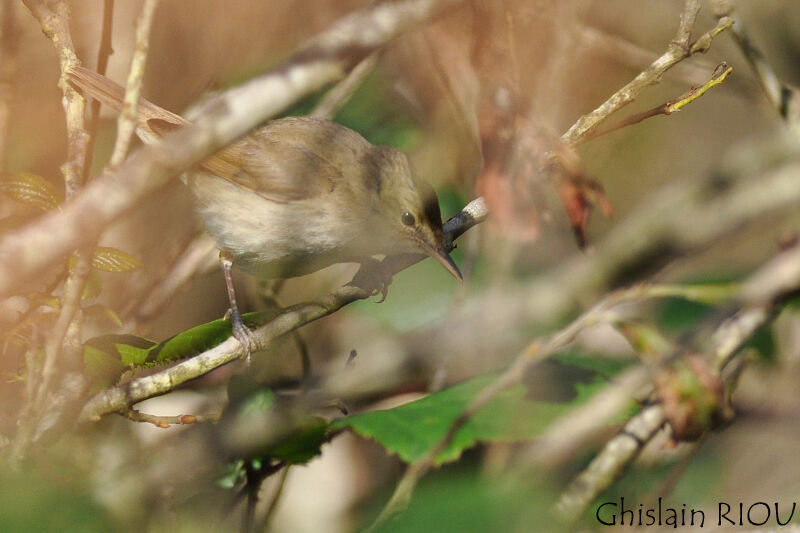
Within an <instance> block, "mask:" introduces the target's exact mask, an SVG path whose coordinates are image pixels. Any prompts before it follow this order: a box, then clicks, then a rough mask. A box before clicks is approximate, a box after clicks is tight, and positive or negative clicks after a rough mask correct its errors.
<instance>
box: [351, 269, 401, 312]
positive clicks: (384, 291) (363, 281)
mask: <svg viewBox="0 0 800 533" xmlns="http://www.w3.org/2000/svg"><path fill="white" fill-rule="evenodd" d="M391 284H392V273H391V272H389V270H388V269H387V268H386V267H385V266H384V264H383V263H382V262H380V261H377V260H374V259H373V260H370V261H366V262H363V263H361V268H359V269H358V272H356V275H355V276H353V280H352V281H351V282H350V285H355V286H356V287H361V288H362V289H364V290H368V291H370V294H380V295H381V299H380V300H378V303H381V302H383V301H384V300H386V296H387V295H388V294H389V285H391Z"/></svg>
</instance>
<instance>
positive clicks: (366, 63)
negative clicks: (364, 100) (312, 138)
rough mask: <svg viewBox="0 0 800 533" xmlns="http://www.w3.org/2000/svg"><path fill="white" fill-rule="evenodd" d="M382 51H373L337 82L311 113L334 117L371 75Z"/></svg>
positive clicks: (314, 115)
mask: <svg viewBox="0 0 800 533" xmlns="http://www.w3.org/2000/svg"><path fill="white" fill-rule="evenodd" d="M379 58H380V52H373V53H371V54H370V55H368V56H367V57H365V58H364V59H363V60H361V62H360V63H359V64H358V65H356V66H355V68H354V69H353V70H351V71H350V74H348V75H347V77H346V78H345V79H343V80H342V81H340V82H339V83H337V84H336V86H335V87H334V88H332V89H331V90H330V91H328V92H327V93H325V96H323V97H322V99H321V100H320V101H319V103H317V105H316V106H315V107H314V109H313V110H312V111H311V113H310V115H311V116H312V117H319V118H327V119H329V120H330V119H333V117H335V116H336V113H338V112H339V111H340V110H341V109H342V107H344V106H345V104H347V102H348V100H350V98H351V97H352V96H353V94H354V93H355V92H356V91H357V90H358V88H359V87H360V86H361V84H362V83H364V80H365V79H366V78H367V76H369V75H370V74H371V73H372V71H373V70H375V65H377V64H378V59H379Z"/></svg>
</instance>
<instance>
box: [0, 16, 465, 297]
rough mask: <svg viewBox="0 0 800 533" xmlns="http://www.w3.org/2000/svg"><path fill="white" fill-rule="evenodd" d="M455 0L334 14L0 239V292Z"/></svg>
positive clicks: (36, 272)
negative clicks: (271, 61) (290, 49)
mask: <svg viewBox="0 0 800 533" xmlns="http://www.w3.org/2000/svg"><path fill="white" fill-rule="evenodd" d="M461 1H462V0H398V1H395V2H384V3H378V4H374V5H372V6H370V7H369V8H366V9H364V10H362V11H359V12H356V13H353V14H351V15H349V16H346V17H344V18H342V19H340V20H339V21H338V22H336V23H335V24H334V25H332V26H331V27H330V28H329V29H328V30H326V31H324V32H322V33H320V34H319V35H318V36H317V37H315V38H314V39H312V40H310V41H309V42H308V43H306V44H305V45H304V46H303V47H301V48H300V49H299V50H298V51H297V52H296V53H295V54H294V55H293V56H292V57H290V58H289V59H288V60H287V61H285V62H284V63H283V64H282V65H280V66H279V67H278V68H277V69H275V70H274V71H272V72H270V73H267V74H264V75H262V76H260V77H257V78H255V79H253V80H250V81H249V82H247V83H245V84H243V85H241V86H239V87H236V88H233V89H230V90H228V91H227V92H225V93H223V94H222V95H221V96H220V98H219V99H218V100H215V101H214V102H212V103H210V104H209V105H208V106H207V108H206V109H205V110H204V112H203V113H201V116H200V117H199V119H198V120H197V121H196V122H194V123H192V125H191V126H187V127H186V128H181V129H180V130H179V131H177V132H175V133H173V134H171V135H168V136H167V137H165V138H164V139H163V140H161V141H160V142H158V143H155V144H152V145H148V146H146V147H144V148H143V149H141V150H139V151H138V152H137V153H136V154H134V155H133V156H131V157H130V158H128V160H127V161H126V162H125V163H123V165H122V166H120V168H119V169H118V170H117V171H116V172H114V173H113V174H111V175H108V176H103V177H100V178H98V179H95V180H93V181H92V183H91V184H90V185H89V186H88V187H86V188H85V189H84V191H83V193H82V194H81V195H80V196H79V197H78V198H76V199H75V200H74V201H72V202H69V203H68V204H67V205H65V206H64V208H63V209H62V210H61V211H60V212H58V213H53V214H50V215H48V216H45V217H43V218H42V219H40V220H38V221H36V222H34V223H32V224H30V225H28V226H26V227H24V228H23V229H21V230H19V231H16V232H14V233H10V234H8V235H5V236H3V238H2V240H0V297H3V296H6V295H8V294H10V293H11V292H12V291H13V290H14V289H18V288H19V287H20V284H22V283H24V282H26V281H28V280H30V279H33V278H35V277H36V276H37V275H39V274H40V273H41V272H42V271H43V270H44V269H46V268H47V267H48V266H49V265H50V264H52V263H53V262H55V261H57V260H58V259H59V258H61V257H63V256H64V254H66V253H67V252H69V250H72V249H74V248H76V247H79V246H80V245H81V243H86V242H92V241H93V240H95V239H97V237H98V236H99V235H100V234H101V233H102V231H103V230H104V229H105V228H106V227H107V226H108V225H109V224H110V223H111V222H113V221H114V220H116V219H118V218H119V217H120V216H122V215H124V214H125V213H127V212H129V211H130V210H131V209H132V208H133V207H134V206H136V205H137V204H138V202H140V201H141V200H142V199H143V198H145V197H146V196H147V195H148V194H151V193H153V192H155V191H158V190H160V189H161V188H162V187H163V186H164V185H165V184H166V183H167V181H168V179H169V178H170V177H171V176H174V175H177V174H179V173H181V172H183V171H185V170H187V169H188V168H190V167H191V166H192V165H194V164H195V163H197V162H199V161H201V160H203V159H204V158H206V157H207V156H209V155H211V154H212V153H214V152H215V151H217V150H219V149H220V148H222V147H223V146H225V145H226V144H228V143H230V142H231V141H233V140H234V139H237V138H238V137H240V136H242V135H244V134H245V133H247V132H248V131H250V130H251V129H253V128H254V127H255V126H257V125H258V124H260V123H262V122H263V121H264V120H265V119H267V118H269V117H271V116H274V115H275V114H276V113H278V112H280V111H281V110H283V109H285V108H286V107H287V106H289V105H291V104H292V103H294V102H296V101H298V100H299V99H302V98H304V97H305V96H308V95H310V94H312V93H313V92H314V91H317V90H319V89H321V88H322V87H324V86H326V85H327V84H329V83H331V82H333V81H336V80H339V79H341V78H342V77H344V75H345V74H346V73H347V72H348V71H349V70H350V69H351V68H353V67H354V66H355V65H356V64H358V62H359V61H361V60H362V59H363V58H364V57H366V56H367V55H369V54H371V53H372V52H373V51H375V50H377V49H378V48H380V47H381V46H383V45H385V44H386V43H388V42H389V41H390V40H392V39H394V38H396V37H397V36H399V35H400V34H401V33H403V32H406V31H409V30H411V29H414V28H417V27H419V25H420V24H422V23H424V22H425V21H427V20H428V19H430V18H432V17H434V16H436V15H438V14H440V13H442V12H443V11H444V10H445V9H447V8H450V7H454V6H457V5H458V4H460V3H461ZM27 2H28V3H34V0H27ZM36 3H37V4H38V2H36ZM144 176H146V178H143V177H144Z"/></svg>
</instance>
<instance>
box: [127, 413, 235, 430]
mask: <svg viewBox="0 0 800 533" xmlns="http://www.w3.org/2000/svg"><path fill="white" fill-rule="evenodd" d="M122 414H124V415H125V418H127V419H128V420H132V421H134V422H146V423H148V424H153V425H154V426H156V427H159V428H168V427H170V426H177V425H186V424H197V423H199V422H209V421H216V420H219V418H220V413H211V414H206V415H151V414H148V413H142V412H141V411H137V410H136V409H126V410H125V411H124V412H123V413H122Z"/></svg>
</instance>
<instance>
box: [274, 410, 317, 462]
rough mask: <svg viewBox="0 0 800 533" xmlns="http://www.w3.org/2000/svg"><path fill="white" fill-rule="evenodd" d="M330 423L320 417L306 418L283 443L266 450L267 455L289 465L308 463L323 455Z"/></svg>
mask: <svg viewBox="0 0 800 533" xmlns="http://www.w3.org/2000/svg"><path fill="white" fill-rule="evenodd" d="M328 425H329V424H328V422H327V421H326V420H324V419H323V418H320V417H318V416H306V417H305V418H304V419H303V420H302V421H301V422H300V423H298V424H296V426H295V427H296V428H297V429H296V430H295V431H294V432H293V433H292V434H291V435H289V436H288V437H287V438H286V439H284V440H283V441H282V442H279V443H278V444H276V445H275V446H272V447H270V448H268V449H267V450H265V452H266V455H268V456H269V457H273V458H275V459H280V460H282V461H285V462H286V463H288V464H294V465H297V464H303V463H307V462H308V461H310V460H311V459H313V458H314V457H316V456H317V455H319V454H320V453H321V450H320V448H321V447H322V445H323V444H325V442H327V440H328Z"/></svg>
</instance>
